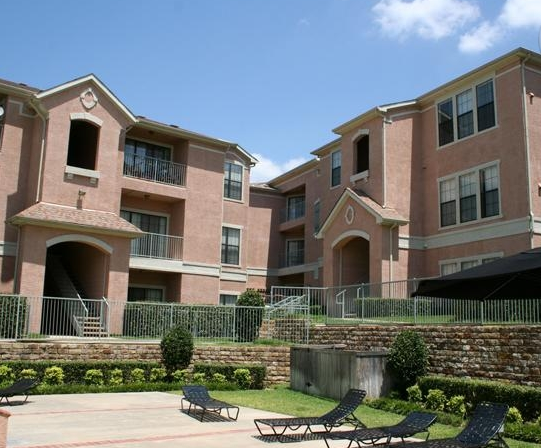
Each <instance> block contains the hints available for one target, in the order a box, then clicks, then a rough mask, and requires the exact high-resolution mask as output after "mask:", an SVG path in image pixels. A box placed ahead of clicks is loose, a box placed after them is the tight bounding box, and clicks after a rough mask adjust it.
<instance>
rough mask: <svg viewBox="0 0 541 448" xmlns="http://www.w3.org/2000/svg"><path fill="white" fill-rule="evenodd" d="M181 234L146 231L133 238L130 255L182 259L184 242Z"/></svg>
mask: <svg viewBox="0 0 541 448" xmlns="http://www.w3.org/2000/svg"><path fill="white" fill-rule="evenodd" d="M183 240H184V238H182V237H180V236H170V235H160V234H158V233H145V234H144V235H143V236H142V237H140V238H137V239H135V240H132V242H131V251H130V255H131V256H132V257H144V258H160V259H163V260H182V243H183Z"/></svg>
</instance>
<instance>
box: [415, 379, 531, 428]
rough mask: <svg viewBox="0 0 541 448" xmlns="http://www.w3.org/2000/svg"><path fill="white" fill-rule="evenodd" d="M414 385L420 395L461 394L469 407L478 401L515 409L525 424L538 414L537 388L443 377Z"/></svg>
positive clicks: (473, 406)
mask: <svg viewBox="0 0 541 448" xmlns="http://www.w3.org/2000/svg"><path fill="white" fill-rule="evenodd" d="M418 384H419V387H420V388H421V390H422V391H423V394H424V395H426V394H427V393H428V390H429V389H441V390H443V391H444V392H445V395H446V396H448V397H452V396H454V395H463V396H464V397H465V399H466V403H468V406H471V408H475V406H477V405H478V404H479V403H480V402H482V401H492V402H496V403H507V404H508V405H509V406H515V407H516V408H518V410H519V411H520V413H521V414H522V417H523V419H524V420H525V421H532V420H534V419H536V418H537V417H538V416H539V414H540V413H541V387H530V386H518V385H515V384H509V383H503V382H499V381H488V380H472V379H464V378H452V377H444V376H426V377H423V378H420V379H419V381H418Z"/></svg>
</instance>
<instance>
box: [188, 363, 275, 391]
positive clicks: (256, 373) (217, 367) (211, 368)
mask: <svg viewBox="0 0 541 448" xmlns="http://www.w3.org/2000/svg"><path fill="white" fill-rule="evenodd" d="M237 369H248V370H249V371H250V375H251V376H252V384H251V385H250V389H263V381H264V380H265V375H266V373H267V369H266V367H265V366H263V365H259V364H213V363H196V364H194V368H193V372H194V373H204V374H205V376H206V377H207V378H208V379H211V378H212V376H213V375H214V374H215V373H221V374H222V375H224V376H225V377H226V378H227V379H228V380H230V381H234V380H233V377H234V372H235V370H237Z"/></svg>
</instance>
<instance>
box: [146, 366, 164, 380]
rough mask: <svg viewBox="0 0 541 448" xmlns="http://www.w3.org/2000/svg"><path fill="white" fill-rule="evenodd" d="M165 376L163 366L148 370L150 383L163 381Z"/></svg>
mask: <svg viewBox="0 0 541 448" xmlns="http://www.w3.org/2000/svg"><path fill="white" fill-rule="evenodd" d="M166 377H167V372H166V371H165V369H164V368H163V367H153V368H152V369H151V370H150V376H149V379H150V381H151V382H152V383H159V382H161V381H164V380H165V378H166Z"/></svg>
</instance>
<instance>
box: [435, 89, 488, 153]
mask: <svg viewBox="0 0 541 448" xmlns="http://www.w3.org/2000/svg"><path fill="white" fill-rule="evenodd" d="M437 111H438V143H439V146H443V145H446V144H447V143H451V142H453V141H455V140H460V139H462V138H465V137H468V136H470V135H473V134H474V133H476V132H481V131H484V130H485V129H489V128H491V127H494V126H495V125H496V114H495V108H494V85H493V81H492V80H488V81H485V82H483V83H481V84H479V85H477V86H475V88H470V89H467V90H464V91H463V92H460V93H459V94H458V95H456V96H454V97H452V98H447V99H446V100H444V101H442V102H440V103H439V104H438V108H437Z"/></svg>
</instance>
